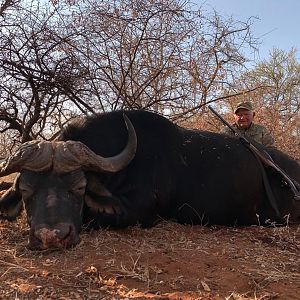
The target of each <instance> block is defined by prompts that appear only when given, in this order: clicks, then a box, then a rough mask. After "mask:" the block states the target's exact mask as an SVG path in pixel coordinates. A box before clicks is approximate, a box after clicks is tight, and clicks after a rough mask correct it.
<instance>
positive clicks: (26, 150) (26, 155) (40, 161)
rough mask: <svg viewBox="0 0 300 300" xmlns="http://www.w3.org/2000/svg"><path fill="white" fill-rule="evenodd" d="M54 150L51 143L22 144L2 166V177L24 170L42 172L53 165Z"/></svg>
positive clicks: (32, 142) (0, 172)
mask: <svg viewBox="0 0 300 300" xmlns="http://www.w3.org/2000/svg"><path fill="white" fill-rule="evenodd" d="M52 157H53V148H52V143H51V142H46V141H30V142H26V143H24V144H22V145H21V146H20V147H19V148H18V150H16V152H15V153H13V154H12V155H11V156H10V157H8V158H7V159H6V160H5V161H4V162H2V163H1V165H0V176H5V175H8V174H11V173H14V172H20V171H21V170H22V169H26V170H30V171H34V172H41V171H44V170H47V169H49V168H50V167H51V165H52Z"/></svg>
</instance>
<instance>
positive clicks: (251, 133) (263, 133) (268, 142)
mask: <svg viewBox="0 0 300 300" xmlns="http://www.w3.org/2000/svg"><path fill="white" fill-rule="evenodd" d="M232 127H233V128H234V129H235V130H236V131H237V132H238V133H239V134H241V135H243V136H244V137H245V138H250V139H252V140H254V141H256V142H258V143H260V144H262V145H264V146H266V147H274V142H275V141H274V138H273V137H272V135H271V133H270V132H269V131H268V130H267V129H266V127H264V126H263V125H259V124H254V123H251V125H250V127H249V128H247V129H240V128H238V127H237V125H236V124H233V125H232ZM221 133H225V134H228V135H232V136H233V135H234V134H233V132H232V131H231V129H230V128H229V127H227V126H226V127H224V128H223V129H222V130H221Z"/></svg>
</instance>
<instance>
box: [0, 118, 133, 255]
mask: <svg viewBox="0 0 300 300" xmlns="http://www.w3.org/2000/svg"><path fill="white" fill-rule="evenodd" d="M124 120H125V123H126V126H127V130H128V141H127V145H126V146H125V148H124V149H123V150H122V151H121V152H120V153H119V154H117V155H115V156H112V157H105V158H104V157H102V156H100V155H97V154H95V153H94V152H93V151H92V150H90V149H89V148H88V147H87V146H86V145H84V144H83V143H81V142H76V141H52V142H47V141H30V142H27V143H24V144H22V145H21V146H20V148H19V149H18V150H17V151H16V152H15V153H14V154H13V155H12V156H10V157H9V158H8V159H7V160H6V161H5V162H3V163H2V164H1V166H0V176H4V175H7V174H11V173H13V172H18V173H19V175H18V176H17V177H16V179H15V182H14V184H13V186H12V187H11V188H10V189H9V190H8V191H7V192H6V193H5V194H4V195H3V196H2V198H1V199H0V214H1V216H2V217H5V218H7V219H14V218H15V217H16V216H17V215H18V214H19V213H20V211H21V208H22V206H24V208H25V210H26V214H27V219H28V224H29V226H30V234H29V247H30V248H31V249H47V248H68V247H71V246H73V245H76V244H77V243H78V242H79V231H80V228H81V223H82V210H83V205H84V202H85V200H86V205H88V206H89V205H91V199H90V198H89V197H85V196H86V195H85V192H86V188H87V185H88V179H87V176H86V172H89V171H92V172H96V173H99V172H100V173H101V172H118V171H120V170H122V169H124V168H125V167H126V166H127V165H128V164H129V163H130V162H131V160H132V159H133V158H134V156H135V152H136V147H137V138H136V133H135V130H134V127H133V125H132V124H131V122H130V120H129V119H128V118H127V117H126V115H124ZM104 142H105V141H104ZM94 185H95V184H94ZM90 186H93V184H92V185H90ZM99 187H100V188H99ZM96 189H98V191H97V192H98V193H99V190H100V193H101V190H102V191H103V193H107V192H108V191H105V188H104V187H103V188H102V189H101V184H100V183H99V186H98V187H96ZM85 198H86V199H85ZM92 204H93V203H92Z"/></svg>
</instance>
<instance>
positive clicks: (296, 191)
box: [208, 105, 300, 201]
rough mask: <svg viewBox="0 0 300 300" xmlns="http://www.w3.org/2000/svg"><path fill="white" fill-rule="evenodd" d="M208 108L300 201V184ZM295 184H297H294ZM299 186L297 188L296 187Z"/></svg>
mask: <svg viewBox="0 0 300 300" xmlns="http://www.w3.org/2000/svg"><path fill="white" fill-rule="evenodd" d="M208 108H209V109H210V110H211V111H212V112H213V113H214V114H215V115H216V116H217V117H218V118H219V119H220V120H221V121H222V122H223V124H225V125H226V126H227V127H229V128H230V130H231V131H232V132H233V133H234V135H235V136H236V137H237V138H239V140H240V141H241V143H242V144H244V145H245V146H246V147H247V148H248V149H249V150H250V151H251V152H252V153H253V154H254V155H255V156H256V157H257V158H258V159H259V161H261V162H262V163H263V164H264V165H265V166H267V167H271V168H273V169H274V170H275V171H277V172H278V173H279V174H280V175H281V176H282V177H283V178H284V180H285V181H286V182H287V184H288V185H289V187H290V188H291V190H292V191H293V193H294V199H295V200H299V201H300V191H299V189H298V188H297V187H300V184H299V183H298V182H296V181H295V180H293V179H291V178H290V177H289V176H288V175H287V174H286V172H285V171H283V170H282V169H281V168H280V167H279V166H278V165H277V164H275V163H274V162H273V161H272V160H271V159H270V158H268V157H266V156H265V155H263V154H262V153H261V151H260V150H258V149H257V148H256V147H255V146H254V145H253V144H251V142H250V141H249V140H248V139H246V138H245V137H244V136H242V135H241V134H239V133H238V132H237V131H236V130H235V129H234V127H233V126H231V125H230V124H229V123H228V122H227V121H226V120H224V118H223V117H222V116H221V115H220V114H218V113H217V112H216V111H215V110H214V109H213V108H212V107H211V106H210V105H208ZM294 182H295V183H294ZM296 185H297V187H296Z"/></svg>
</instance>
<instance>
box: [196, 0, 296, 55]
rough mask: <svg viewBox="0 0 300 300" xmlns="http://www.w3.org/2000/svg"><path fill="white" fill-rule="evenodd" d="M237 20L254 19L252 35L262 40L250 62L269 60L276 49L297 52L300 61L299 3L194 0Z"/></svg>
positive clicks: (286, 1)
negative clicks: (270, 53) (293, 49)
mask: <svg viewBox="0 0 300 300" xmlns="http://www.w3.org/2000/svg"><path fill="white" fill-rule="evenodd" d="M192 2H194V3H196V4H200V5H201V4H204V7H211V8H214V9H215V10H216V11H217V12H219V14H221V15H223V16H225V17H229V16H232V17H233V18H234V19H236V20H240V21H246V20H247V19H248V18H249V17H251V16H253V17H257V18H258V19H255V20H254V26H253V29H252V32H253V34H254V36H255V37H258V38H260V42H261V44H260V45H259V53H258V54H256V55H255V57H254V56H253V55H252V57H249V58H250V59H254V58H255V59H256V60H261V59H267V58H268V57H269V52H270V51H271V50H272V49H273V48H279V49H282V50H285V51H289V50H291V48H292V47H294V48H296V49H297V55H296V57H297V59H298V61H300V32H299V31H300V0H192Z"/></svg>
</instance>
